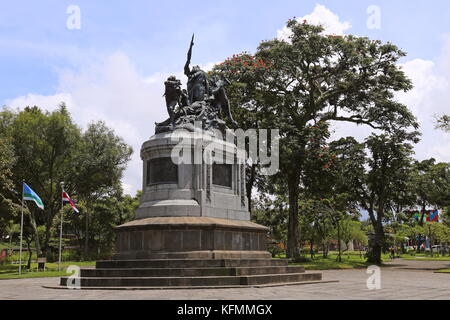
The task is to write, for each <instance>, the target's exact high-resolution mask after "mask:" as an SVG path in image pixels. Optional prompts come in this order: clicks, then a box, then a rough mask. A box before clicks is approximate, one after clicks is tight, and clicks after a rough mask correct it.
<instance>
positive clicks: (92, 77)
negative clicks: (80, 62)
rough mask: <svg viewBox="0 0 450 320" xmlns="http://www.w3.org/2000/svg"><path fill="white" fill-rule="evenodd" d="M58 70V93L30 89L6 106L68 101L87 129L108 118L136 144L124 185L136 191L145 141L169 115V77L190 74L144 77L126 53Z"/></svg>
mask: <svg viewBox="0 0 450 320" xmlns="http://www.w3.org/2000/svg"><path fill="white" fill-rule="evenodd" d="M215 64H216V63H213V62H210V63H206V64H203V65H201V67H202V68H203V70H205V71H208V70H211V69H212V67H213V66H214V65H215ZM58 73H59V85H58V88H57V93H55V94H53V95H48V96H43V95H37V94H28V95H26V96H21V97H17V98H15V99H11V100H9V101H6V105H7V106H10V107H12V108H19V109H22V108H24V107H25V106H34V105H37V106H39V107H41V108H43V109H46V110H49V111H52V110H55V109H56V108H57V107H58V105H59V104H60V103H61V102H65V103H66V105H67V107H68V109H69V111H70V113H71V115H72V117H73V119H74V121H75V122H76V123H77V124H79V125H80V126H81V127H82V128H86V126H87V125H88V124H89V123H90V122H92V121H98V120H103V121H105V122H106V124H107V125H108V126H109V127H111V128H113V129H114V130H115V132H116V134H118V135H119V136H121V137H123V138H124V140H125V141H126V142H127V143H128V144H130V145H131V146H132V147H133V150H134V153H133V156H132V159H131V161H130V162H129V163H128V167H127V170H126V172H125V174H124V178H123V179H122V186H123V188H124V190H125V192H128V193H131V194H134V193H135V192H136V190H139V189H141V188H142V163H141V159H140V149H141V145H142V143H143V142H144V141H146V140H148V139H149V138H150V136H152V135H153V134H154V132H155V131H154V127H155V122H162V121H164V120H166V119H167V117H168V116H167V111H166V106H165V101H164V98H163V93H164V81H165V80H166V79H167V77H168V76H170V75H172V74H173V75H175V76H176V77H177V78H179V79H182V80H183V82H185V80H186V77H185V76H184V74H183V73H182V72H177V73H172V74H169V73H161V72H157V73H154V74H152V75H150V76H147V77H145V76H143V75H141V74H139V72H138V71H137V69H136V67H135V66H134V65H133V63H132V62H131V61H130V59H129V58H128V56H126V55H125V54H124V53H121V52H117V53H115V54H112V55H110V56H109V57H106V58H104V59H101V60H100V58H97V59H95V62H93V61H91V62H90V63H88V64H86V65H85V66H84V67H82V68H81V69H80V70H79V71H77V72H74V71H71V70H59V71H58Z"/></svg>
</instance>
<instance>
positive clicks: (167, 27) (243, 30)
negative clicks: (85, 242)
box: [0, 0, 450, 192]
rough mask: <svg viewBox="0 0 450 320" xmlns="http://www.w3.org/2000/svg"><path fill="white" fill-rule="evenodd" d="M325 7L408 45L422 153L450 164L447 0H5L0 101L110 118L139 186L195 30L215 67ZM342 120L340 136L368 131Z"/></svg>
mask: <svg viewBox="0 0 450 320" xmlns="http://www.w3.org/2000/svg"><path fill="white" fill-rule="evenodd" d="M69 5H77V6H78V7H79V8H80V12H81V16H80V17H81V29H80V30H69V29H68V28H67V27H66V21H67V19H68V17H69V14H67V12H66V10H67V8H68V6H69ZM317 5H321V6H323V7H322V13H323V12H324V10H328V11H329V12H330V14H334V15H335V16H336V19H338V20H339V23H344V22H347V23H349V24H350V25H351V27H350V28H348V29H347V30H345V33H351V34H355V35H359V36H368V37H370V38H374V39H380V40H383V41H391V42H393V43H395V44H396V45H398V46H399V47H400V48H402V49H403V50H404V51H406V52H407V53H408V56H407V57H406V58H405V59H403V61H402V63H404V64H405V71H406V72H407V74H408V75H409V76H410V77H411V78H412V79H413V80H414V82H415V84H417V88H416V89H415V90H413V92H410V93H408V94H407V95H402V96H400V97H399V99H402V101H404V102H405V103H407V104H411V108H412V110H413V111H414V112H415V114H416V115H417V116H418V118H419V120H420V121H421V123H423V129H424V131H425V132H426V134H424V141H423V142H422V145H419V146H418V149H417V153H418V157H419V158H426V157H429V156H435V157H437V158H438V160H440V161H444V160H446V161H448V159H449V158H450V152H448V151H446V150H443V149H449V150H450V141H449V137H448V135H447V136H446V135H445V134H444V133H440V132H435V130H434V129H433V123H432V120H433V119H432V115H434V114H438V113H442V112H444V111H445V110H448V109H449V108H448V107H447V105H446V104H447V101H448V99H447V98H450V97H449V96H448V94H447V93H446V92H448V91H450V85H449V83H450V65H449V64H448V63H447V62H446V61H447V58H450V41H449V37H450V3H448V2H447V1H433V3H432V4H431V3H429V2H425V1H403V0H396V1H392V0H391V1H373V0H371V1H361V0H358V1H356V0H353V1H347V0H346V1H344V0H341V1H336V0H334V1H320V2H318V1H300V0H295V1H282V0H280V1H235V0H228V1H190V2H189V1H174V0H172V1H142V0H132V1H129V0H128V1H125V0H113V1H112V0H109V1H107V0H84V1H81V0H78V1H76V0H72V1H65V0H40V1H32V0H28V1H24V0H16V1H2V3H1V4H0V83H1V86H0V105H8V106H11V107H18V108H22V107H24V106H25V105H26V104H38V105H40V106H41V107H42V108H46V109H49V110H51V109H53V108H55V107H56V105H57V104H58V102H60V101H62V100H64V101H65V102H66V103H67V104H68V105H69V110H70V111H71V112H72V113H73V115H74V118H75V120H76V121H77V122H78V123H79V124H80V125H81V126H85V125H86V123H88V122H89V121H92V120H99V119H104V120H106V122H107V123H108V124H109V125H110V126H112V127H113V128H115V129H116V131H117V133H118V134H121V135H123V136H124V137H125V139H126V140H127V142H129V143H130V144H131V145H133V147H134V149H135V156H134V158H133V161H132V162H131V163H130V168H129V169H128V170H127V173H126V175H125V178H124V185H126V189H127V190H129V191H130V192H134V191H135V190H136V189H138V188H139V187H140V183H141V176H140V174H141V173H140V169H141V166H140V163H139V162H140V160H139V156H138V154H139V152H138V151H139V147H140V144H141V143H142V142H143V141H144V140H145V139H146V138H148V137H149V136H150V135H151V134H152V133H153V124H154V122H156V121H162V120H164V118H165V115H164V110H165V107H164V102H163V99H162V98H161V95H162V90H163V88H162V82H161V81H162V80H163V79H164V77H166V76H167V75H168V74H172V73H175V74H179V77H180V78H181V79H182V80H183V81H185V79H184V77H183V76H182V75H181V74H180V73H181V72H182V67H183V65H184V62H185V57H186V50H187V47H188V44H189V40H190V36H191V34H192V33H193V32H195V34H196V44H195V47H194V55H193V63H195V64H200V65H203V66H210V65H212V63H216V62H220V61H221V60H223V59H225V58H226V57H228V56H231V55H232V54H234V53H238V52H241V51H244V50H247V51H255V49H256V47H257V45H258V43H259V42H260V41H261V40H264V39H270V38H274V37H276V36H277V31H278V30H280V29H281V28H282V27H283V26H284V24H285V22H286V21H287V20H288V19H289V18H292V17H304V16H306V15H310V14H313V15H317V16H321V15H320V14H319V11H320V10H319V11H317ZM370 5H376V6H378V7H379V8H380V10H381V11H380V12H381V20H380V22H381V28H380V29H368V28H367V25H366V22H367V19H368V17H369V15H368V14H367V13H366V10H367V8H368V7H369V6H370ZM323 8H325V9H323ZM319 18H320V17H319ZM448 60H450V59H448ZM336 128H337V131H338V132H341V133H342V135H345V134H355V132H356V135H357V136H359V137H360V138H363V137H364V136H366V135H367V134H368V131H367V130H368V129H360V128H355V127H352V126H345V127H342V125H340V127H337V126H336ZM430 143H431V144H430ZM443 146H449V148H444V147H443Z"/></svg>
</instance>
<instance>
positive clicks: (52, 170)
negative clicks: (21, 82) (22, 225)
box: [0, 104, 132, 254]
mask: <svg viewBox="0 0 450 320" xmlns="http://www.w3.org/2000/svg"><path fill="white" fill-rule="evenodd" d="M0 138H1V139H7V140H8V141H10V142H11V145H12V149H13V150H12V151H13V153H14V155H15V157H16V158H15V159H16V160H15V161H14V164H13V165H12V167H11V173H12V177H13V179H14V181H15V185H14V190H16V193H17V192H20V190H22V180H25V181H26V182H27V183H28V184H29V185H30V186H32V188H33V190H35V191H36V193H37V194H39V196H40V197H41V198H42V200H43V202H44V204H45V210H44V211H41V210H37V209H36V207H35V205H34V204H32V203H28V204H27V205H28V206H29V212H30V223H31V227H32V228H33V230H34V240H35V242H36V248H37V250H38V254H39V251H40V250H39V249H40V247H41V243H40V239H39V238H40V237H39V234H38V227H39V226H41V225H44V226H45V234H44V239H42V240H43V241H42V251H43V253H44V254H45V253H47V251H48V249H49V242H50V239H51V237H52V236H53V233H54V231H55V230H56V228H55V218H56V215H57V214H58V213H59V211H60V206H61V193H60V192H61V189H60V182H61V181H64V182H65V186H66V191H68V192H69V193H70V194H71V195H72V196H76V195H78V196H79V200H83V198H84V199H85V200H86V201H87V204H88V205H90V204H91V202H89V200H91V199H93V198H96V197H98V196H104V195H106V194H108V192H110V191H112V190H116V189H117V185H118V184H119V183H120V179H121V177H122V174H123V171H124V169H125V165H126V163H127V161H128V160H129V158H130V155H131V152H132V150H131V148H130V147H129V146H128V145H126V144H125V143H124V142H123V140H122V139H121V138H120V137H117V136H116V135H115V134H114V132H113V131H112V130H111V129H109V128H107V127H106V125H105V124H104V123H93V124H91V125H90V126H89V127H88V129H87V130H86V131H85V132H82V131H81V129H80V128H79V127H78V126H77V125H76V124H74V122H73V120H72V118H71V116H70V114H69V112H68V111H67V108H66V107H65V105H64V104H61V105H60V107H59V108H58V109H57V110H55V111H53V112H46V111H42V110H41V109H39V108H38V107H36V106H35V107H32V108H30V107H26V108H25V109H24V110H23V111H15V112H14V111H11V110H8V109H6V110H3V111H2V112H0ZM11 159H14V157H11ZM17 190H19V191H17ZM9 199H10V200H11V201H12V202H14V203H16V204H20V194H19V195H16V196H15V197H10V198H9Z"/></svg>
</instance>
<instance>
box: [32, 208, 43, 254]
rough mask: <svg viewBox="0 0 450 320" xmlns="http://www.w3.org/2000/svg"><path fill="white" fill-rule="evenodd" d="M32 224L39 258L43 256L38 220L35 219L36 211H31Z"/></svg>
mask: <svg viewBox="0 0 450 320" xmlns="http://www.w3.org/2000/svg"><path fill="white" fill-rule="evenodd" d="M30 222H31V227H32V228H33V232H34V242H35V246H36V256H37V257H39V256H40V255H41V245H40V241H39V232H38V229H37V225H36V219H35V217H34V209H33V210H31V212H30Z"/></svg>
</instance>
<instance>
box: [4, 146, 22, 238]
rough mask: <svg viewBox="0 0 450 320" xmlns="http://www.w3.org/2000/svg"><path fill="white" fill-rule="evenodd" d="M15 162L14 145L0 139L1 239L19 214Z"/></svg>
mask: <svg viewBox="0 0 450 320" xmlns="http://www.w3.org/2000/svg"><path fill="white" fill-rule="evenodd" d="M15 162H16V156H15V154H14V148H13V145H12V144H11V142H10V141H9V140H8V139H6V138H2V137H0V238H1V237H3V236H4V234H3V231H6V230H7V229H8V228H10V227H11V226H12V225H13V224H14V219H15V218H17V217H18V214H19V207H18V206H17V204H16V203H17V200H19V199H17V198H19V197H20V196H19V195H18V194H17V192H15V190H14V182H13V176H12V169H13V167H14V164H15ZM14 198H15V199H14ZM12 199H14V200H15V201H14V200H12Z"/></svg>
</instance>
